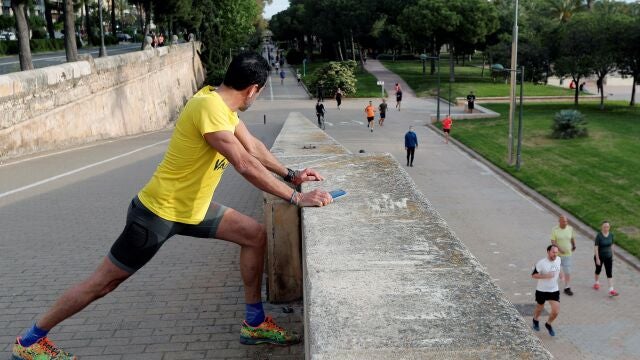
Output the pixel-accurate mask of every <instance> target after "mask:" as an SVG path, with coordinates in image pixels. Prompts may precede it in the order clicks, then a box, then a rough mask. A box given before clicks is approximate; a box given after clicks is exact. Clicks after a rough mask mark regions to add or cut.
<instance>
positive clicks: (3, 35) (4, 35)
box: [0, 31, 18, 41]
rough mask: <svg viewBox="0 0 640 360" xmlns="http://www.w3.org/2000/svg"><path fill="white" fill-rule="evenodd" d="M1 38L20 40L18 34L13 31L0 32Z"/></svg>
mask: <svg viewBox="0 0 640 360" xmlns="http://www.w3.org/2000/svg"><path fill="white" fill-rule="evenodd" d="M0 40H7V41H9V40H18V38H17V37H16V34H15V33H13V32H11V31H3V32H0Z"/></svg>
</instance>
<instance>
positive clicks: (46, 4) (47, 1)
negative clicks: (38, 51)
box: [44, 0, 56, 39]
mask: <svg viewBox="0 0 640 360" xmlns="http://www.w3.org/2000/svg"><path fill="white" fill-rule="evenodd" d="M44 19H45V21H46V22H47V33H49V39H55V38H56V35H55V33H54V30H53V18H52V17H51V1H50V0H44Z"/></svg>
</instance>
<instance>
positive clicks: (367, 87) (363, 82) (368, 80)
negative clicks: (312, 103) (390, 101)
mask: <svg viewBox="0 0 640 360" xmlns="http://www.w3.org/2000/svg"><path fill="white" fill-rule="evenodd" d="M326 63H328V61H316V62H313V63H307V66H306V76H305V77H303V78H302V81H303V82H304V83H305V85H308V84H309V83H310V82H312V80H313V73H314V72H315V71H316V69H318V68H320V67H322V66H324V65H325V64H326ZM297 69H298V70H300V73H301V74H302V65H300V66H298V67H297ZM355 75H356V80H357V83H356V93H355V94H353V95H351V96H349V97H351V98H372V97H379V96H380V86H378V85H376V83H377V81H378V79H376V77H375V76H373V75H371V74H370V73H369V72H368V71H366V70H363V69H361V68H360V66H358V67H357V70H356V74H355ZM385 94H386V92H385Z"/></svg>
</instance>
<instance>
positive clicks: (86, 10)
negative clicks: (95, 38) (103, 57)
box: [84, 0, 93, 45]
mask: <svg viewBox="0 0 640 360" xmlns="http://www.w3.org/2000/svg"><path fill="white" fill-rule="evenodd" d="M84 28H85V31H86V32H87V40H88V43H89V45H93V42H92V41H91V39H92V36H91V35H92V34H91V17H90V16H89V0H84Z"/></svg>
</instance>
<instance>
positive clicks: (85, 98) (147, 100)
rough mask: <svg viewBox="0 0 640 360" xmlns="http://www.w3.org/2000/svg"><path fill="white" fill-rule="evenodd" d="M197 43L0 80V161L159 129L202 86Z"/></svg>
mask: <svg viewBox="0 0 640 360" xmlns="http://www.w3.org/2000/svg"><path fill="white" fill-rule="evenodd" d="M199 46H200V45H199V43H195V42H192V43H186V44H180V45H175V46H169V47H162V48H158V49H152V50H146V51H136V52H132V53H127V54H122V55H116V56H109V57H105V58H98V59H95V60H94V59H92V58H86V59H85V60H84V61H77V62H73V63H65V64H61V65H55V66H50V67H46V68H41V69H35V70H29V71H22V72H16V73H12V74H7V75H0V162H2V160H5V159H8V158H11V157H15V156H20V155H26V154H30V153H34V152H37V151H38V152H39V151H46V150H52V149H58V148H66V147H69V146H74V145H79V144H84V143H87V142H91V141H95V140H99V139H105V138H113V137H118V136H124V135H133V134H137V133H141V132H146V131H153V130H158V129H162V128H164V127H166V126H167V125H168V124H170V122H171V121H172V120H175V118H176V116H177V115H178V113H179V112H180V110H181V109H182V107H183V105H184V104H185V103H186V101H187V100H188V99H189V98H190V97H191V96H192V95H193V94H194V93H195V92H196V90H197V89H198V88H199V87H200V86H201V85H202V83H203V81H204V71H203V67H202V64H201V62H200V59H199V57H198V54H197V51H198V49H199Z"/></svg>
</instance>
